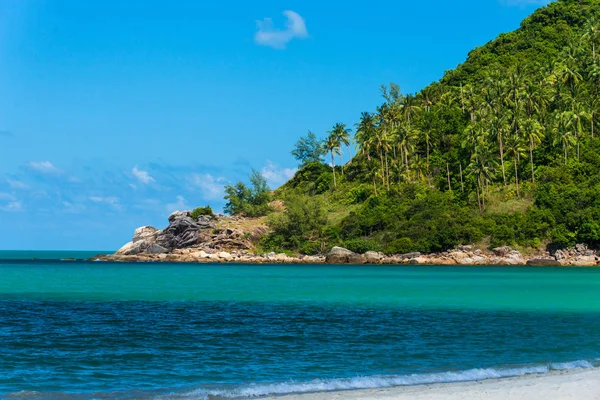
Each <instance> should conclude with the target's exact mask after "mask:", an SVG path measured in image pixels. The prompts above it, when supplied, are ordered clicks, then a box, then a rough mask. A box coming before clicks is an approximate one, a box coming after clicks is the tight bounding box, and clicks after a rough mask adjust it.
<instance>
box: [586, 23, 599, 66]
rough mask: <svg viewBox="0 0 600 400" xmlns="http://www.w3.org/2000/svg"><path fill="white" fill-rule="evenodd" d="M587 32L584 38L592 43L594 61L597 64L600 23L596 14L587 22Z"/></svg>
mask: <svg viewBox="0 0 600 400" xmlns="http://www.w3.org/2000/svg"><path fill="white" fill-rule="evenodd" d="M584 29H585V33H584V34H583V37H582V39H584V40H586V39H587V40H588V41H589V42H590V43H591V44H592V61H593V62H594V64H596V46H597V45H598V43H600V24H599V23H598V19H597V18H596V17H595V16H592V17H590V19H588V20H587V22H586V24H585V27H584Z"/></svg>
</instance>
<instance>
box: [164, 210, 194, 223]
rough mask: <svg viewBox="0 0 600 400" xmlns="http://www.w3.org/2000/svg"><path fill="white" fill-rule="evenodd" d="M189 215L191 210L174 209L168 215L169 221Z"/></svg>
mask: <svg viewBox="0 0 600 400" xmlns="http://www.w3.org/2000/svg"><path fill="white" fill-rule="evenodd" d="M190 215H192V212H191V211H174V212H172V213H171V215H169V222H173V221H175V220H176V219H179V218H182V217H189V216H190Z"/></svg>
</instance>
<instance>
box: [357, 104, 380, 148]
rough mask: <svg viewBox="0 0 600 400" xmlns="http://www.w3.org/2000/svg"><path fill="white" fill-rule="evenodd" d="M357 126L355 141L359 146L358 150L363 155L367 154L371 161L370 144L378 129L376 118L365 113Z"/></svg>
mask: <svg viewBox="0 0 600 400" xmlns="http://www.w3.org/2000/svg"><path fill="white" fill-rule="evenodd" d="M355 126H356V135H355V141H356V144H358V148H359V149H360V152H361V154H363V155H364V154H365V151H366V153H367V158H368V159H369V160H370V159H371V156H370V154H369V153H370V151H369V150H370V146H369V145H370V143H371V139H372V137H373V135H374V134H375V129H376V128H377V124H376V120H375V116H374V115H373V114H371V113H369V112H366V111H365V112H363V113H362V114H361V116H360V120H359V122H358V123H357V124H356V125H355Z"/></svg>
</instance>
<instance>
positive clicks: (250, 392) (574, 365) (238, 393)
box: [157, 360, 596, 400]
mask: <svg viewBox="0 0 600 400" xmlns="http://www.w3.org/2000/svg"><path fill="white" fill-rule="evenodd" d="M595 367H596V365H594V364H592V363H591V362H589V361H586V360H578V361H572V362H562V363H549V364H544V365H531V366H523V367H512V368H477V369H469V370H465V371H456V372H452V371H448V372H440V373H428V374H413V375H376V376H359V377H355V378H345V379H315V380H312V381H308V382H295V381H287V382H281V383H268V384H251V385H247V386H241V387H237V388H233V389H228V390H219V389H213V390H206V389H201V388H199V389H196V390H193V391H188V392H185V393H177V394H176V393H173V394H170V395H168V396H160V397H158V398H157V400H158V399H160V400H175V399H186V400H188V399H189V400H213V399H222V398H242V399H243V398H254V397H261V396H273V395H286V394H292V393H314V392H330V391H341V390H358V389H379V388H390V387H395V386H413V385H426V384H435V383H455V382H456V383H458V382H472V381H481V380H486V379H500V378H511V377H518V376H523V375H528V374H545V373H548V372H551V371H564V370H574V369H587V368H595Z"/></svg>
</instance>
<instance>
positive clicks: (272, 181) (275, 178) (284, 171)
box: [260, 160, 298, 189]
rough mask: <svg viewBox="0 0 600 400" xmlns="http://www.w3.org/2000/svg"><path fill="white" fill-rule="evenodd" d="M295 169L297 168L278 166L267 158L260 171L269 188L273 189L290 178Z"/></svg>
mask: <svg viewBox="0 0 600 400" xmlns="http://www.w3.org/2000/svg"><path fill="white" fill-rule="evenodd" d="M297 170H298V169H297V168H293V169H292V168H280V167H279V166H278V165H277V164H274V163H273V162H271V161H269V160H267V162H266V164H265V166H264V167H263V168H262V169H261V170H260V173H261V174H262V176H264V177H265V179H266V180H267V182H268V183H269V186H270V187H271V189H275V188H278V187H279V186H281V185H283V184H284V183H286V182H287V181H288V180H290V179H291V178H292V177H293V176H294V174H295V173H296V171H297Z"/></svg>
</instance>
